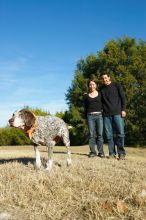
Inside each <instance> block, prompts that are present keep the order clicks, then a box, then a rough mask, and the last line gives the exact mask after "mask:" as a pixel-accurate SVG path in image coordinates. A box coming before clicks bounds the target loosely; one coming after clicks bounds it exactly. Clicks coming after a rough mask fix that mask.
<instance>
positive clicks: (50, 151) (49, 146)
mask: <svg viewBox="0 0 146 220" xmlns="http://www.w3.org/2000/svg"><path fill="white" fill-rule="evenodd" d="M55 144H56V142H55V141H51V142H50V143H49V144H47V149H48V161H47V168H46V170H48V171H51V169H52V166H53V159H52V157H53V147H54V146H55Z"/></svg>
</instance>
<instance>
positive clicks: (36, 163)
mask: <svg viewBox="0 0 146 220" xmlns="http://www.w3.org/2000/svg"><path fill="white" fill-rule="evenodd" d="M34 150H35V158H36V162H35V166H36V168H37V169H40V168H41V157H40V152H39V147H38V146H36V145H35V146H34Z"/></svg>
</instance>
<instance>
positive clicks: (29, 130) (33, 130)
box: [26, 119, 38, 139]
mask: <svg viewBox="0 0 146 220" xmlns="http://www.w3.org/2000/svg"><path fill="white" fill-rule="evenodd" d="M37 126H38V122H37V119H36V120H35V122H34V124H33V125H32V126H31V128H29V129H28V130H26V135H27V136H28V137H29V139H32V135H33V133H34V132H35V130H36V128H37Z"/></svg>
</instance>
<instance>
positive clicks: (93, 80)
mask: <svg viewBox="0 0 146 220" xmlns="http://www.w3.org/2000/svg"><path fill="white" fill-rule="evenodd" d="M90 82H94V83H95V84H96V86H97V87H98V84H97V81H96V80H95V79H89V81H88V87H89V84H90Z"/></svg>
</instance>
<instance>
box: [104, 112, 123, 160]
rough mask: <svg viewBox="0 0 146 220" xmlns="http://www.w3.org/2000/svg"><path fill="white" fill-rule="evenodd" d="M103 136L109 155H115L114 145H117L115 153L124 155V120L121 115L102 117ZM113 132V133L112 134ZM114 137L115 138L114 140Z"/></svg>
mask: <svg viewBox="0 0 146 220" xmlns="http://www.w3.org/2000/svg"><path fill="white" fill-rule="evenodd" d="M103 120H104V128H105V135H106V138H107V142H108V149H109V155H115V154H116V151H115V145H117V153H118V155H119V156H120V155H121V154H123V155H125V149H124V136H125V134H124V119H123V118H122V117H121V115H113V116H108V117H103ZM114 132H115V133H114ZM115 136H116V138H115Z"/></svg>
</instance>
